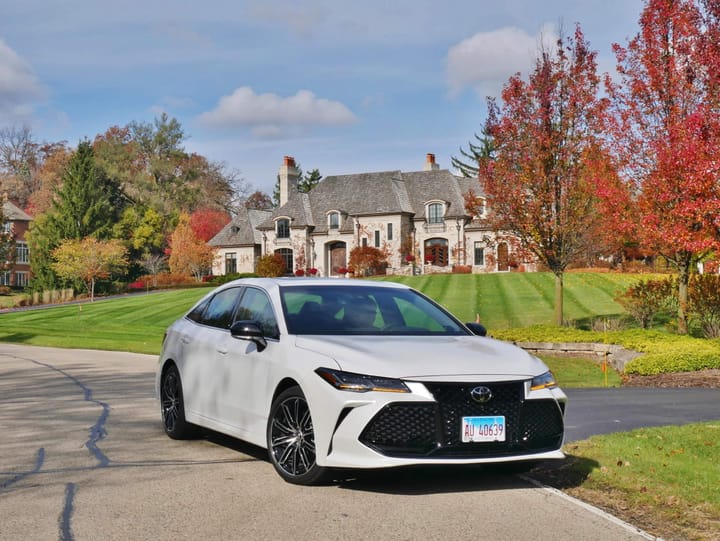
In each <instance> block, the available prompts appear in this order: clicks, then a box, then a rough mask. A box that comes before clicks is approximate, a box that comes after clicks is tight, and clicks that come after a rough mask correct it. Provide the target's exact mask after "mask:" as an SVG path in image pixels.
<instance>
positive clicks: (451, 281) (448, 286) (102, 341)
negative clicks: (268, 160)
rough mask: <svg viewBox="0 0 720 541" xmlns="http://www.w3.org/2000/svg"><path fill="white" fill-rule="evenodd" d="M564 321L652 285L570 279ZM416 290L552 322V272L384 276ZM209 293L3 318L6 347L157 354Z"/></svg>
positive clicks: (495, 318) (530, 321) (486, 318)
mask: <svg viewBox="0 0 720 541" xmlns="http://www.w3.org/2000/svg"><path fill="white" fill-rule="evenodd" d="M566 278H567V279H566V289H565V292H566V301H567V302H566V314H568V315H567V316H566V318H571V317H574V316H573V314H587V315H584V316H583V317H595V316H601V315H606V314H616V313H623V310H622V307H620V306H619V305H617V304H616V303H614V301H613V300H612V297H614V295H611V293H610V291H613V290H614V287H612V284H617V285H616V286H615V287H617V289H618V290H622V289H623V288H625V287H627V286H626V284H631V283H634V282H637V281H638V280H640V279H647V278H648V277H647V275H622V274H612V275H590V276H578V277H574V275H573V274H567V275H566ZM381 279H388V280H392V281H395V282H400V283H404V284H407V285H410V286H412V287H415V288H416V289H419V290H420V291H422V292H424V293H425V294H427V295H428V296H429V297H431V298H434V299H435V300H437V301H438V302H440V303H441V304H443V305H445V306H447V308H448V309H449V310H450V311H451V312H452V313H453V314H455V315H456V316H457V317H458V318H459V319H461V320H462V321H474V319H475V314H476V313H479V314H480V319H481V321H482V323H483V324H484V325H485V326H487V327H488V328H489V329H505V328H509V327H523V326H529V325H535V324H543V323H545V324H547V323H552V322H553V313H554V310H553V303H552V299H553V298H554V281H553V275H552V274H551V273H507V274H474V275H469V274H445V275H423V276H393V277H387V278H385V277H383V278H381ZM208 291H210V288H199V289H187V290H174V291H164V292H161V293H151V294H148V295H137V296H128V297H123V298H121V299H105V300H98V301H96V302H94V303H85V304H82V305H69V306H58V307H52V308H45V309H42V310H29V311H18V312H10V313H4V314H0V340H1V341H5V342H15V343H25V344H35V345H45V346H56V347H76V348H77V347H79V348H87V349H110V350H117V351H133V352H139V353H151V354H157V353H158V352H159V351H160V343H161V341H162V336H163V333H164V331H165V329H166V327H167V326H168V325H169V324H170V323H171V322H172V321H174V320H175V319H177V318H178V317H180V316H181V315H182V314H183V313H185V312H186V311H187V310H188V309H189V308H190V307H191V306H192V305H193V304H194V303H195V302H196V301H197V300H198V299H199V298H200V297H201V296H202V295H204V294H205V293H207V292H208Z"/></svg>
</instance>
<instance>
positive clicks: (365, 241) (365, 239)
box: [362, 237, 367, 246]
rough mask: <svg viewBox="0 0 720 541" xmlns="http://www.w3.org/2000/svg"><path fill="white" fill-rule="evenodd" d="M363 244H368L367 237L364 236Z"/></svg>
mask: <svg viewBox="0 0 720 541" xmlns="http://www.w3.org/2000/svg"><path fill="white" fill-rule="evenodd" d="M362 245H363V246H367V237H363V240H362Z"/></svg>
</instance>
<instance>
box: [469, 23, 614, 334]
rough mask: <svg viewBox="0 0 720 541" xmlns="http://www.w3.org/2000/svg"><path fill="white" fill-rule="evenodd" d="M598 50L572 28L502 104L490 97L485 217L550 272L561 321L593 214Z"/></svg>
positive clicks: (599, 104)
mask: <svg viewBox="0 0 720 541" xmlns="http://www.w3.org/2000/svg"><path fill="white" fill-rule="evenodd" d="M595 57H596V53H595V52H594V51H592V50H591V49H590V47H589V45H588V43H587V42H586V41H585V38H584V36H583V34H582V31H581V30H580V28H579V27H577V28H576V31H575V34H574V36H572V37H569V38H564V37H561V38H560V39H558V41H557V44H556V47H555V48H554V50H552V51H548V50H546V49H541V50H540V54H539V55H538V58H537V60H536V64H535V68H534V70H533V71H532V73H531V74H530V75H529V78H528V80H527V81H525V80H523V79H522V78H521V77H520V75H519V74H518V75H515V76H513V77H511V78H510V80H509V82H508V83H507V84H506V85H505V87H504V89H503V92H502V101H503V105H502V108H501V107H499V106H498V105H497V104H496V103H495V101H494V100H493V99H489V100H488V110H489V112H488V119H487V121H486V124H485V131H484V133H486V134H487V135H488V136H489V137H490V138H491V140H492V145H493V149H494V151H493V153H492V155H491V156H489V157H486V158H483V159H481V161H480V164H479V165H480V167H479V178H480V184H481V186H482V188H483V190H484V192H485V194H486V195H487V198H488V206H489V208H490V209H491V214H490V215H489V217H488V219H489V221H490V223H492V224H493V225H494V227H495V228H496V229H498V230H505V231H511V232H513V233H514V234H515V235H517V237H518V238H519V239H520V241H521V244H522V245H523V247H524V248H526V249H528V250H530V251H531V252H532V253H534V254H535V256H536V257H537V258H538V259H539V260H540V262H542V263H544V264H545V265H546V266H547V267H548V268H549V269H550V270H551V271H552V272H553V274H555V320H556V323H557V324H558V325H562V323H563V273H564V271H565V269H566V268H567V266H568V265H569V264H570V263H571V262H572V261H573V260H574V259H575V258H576V257H578V255H579V254H580V252H581V251H582V250H583V249H584V247H585V242H584V240H583V239H584V235H585V233H586V232H587V231H588V230H590V229H591V225H592V223H593V222H594V221H595V220H596V219H597V213H596V212H595V203H596V200H595V195H594V185H593V183H592V182H590V180H591V178H593V177H592V176H591V175H590V174H589V171H590V166H589V164H590V162H591V158H592V157H593V153H594V151H595V149H597V147H598V145H597V139H598V137H599V132H600V129H601V123H600V119H601V117H602V109H603V106H604V102H603V101H602V100H600V99H599V98H598V89H599V86H600V78H599V77H598V76H597V72H596V61H595Z"/></svg>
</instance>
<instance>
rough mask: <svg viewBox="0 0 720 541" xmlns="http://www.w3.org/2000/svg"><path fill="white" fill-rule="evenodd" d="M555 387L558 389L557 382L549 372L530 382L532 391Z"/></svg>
mask: <svg viewBox="0 0 720 541" xmlns="http://www.w3.org/2000/svg"><path fill="white" fill-rule="evenodd" d="M553 387H557V381H555V376H553V374H552V372H549V371H548V372H545V373H544V374H540V375H539V376H535V377H534V378H533V379H532V381H531V382H530V390H531V391H539V390H540V389H552V388H553Z"/></svg>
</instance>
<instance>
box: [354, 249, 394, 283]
mask: <svg viewBox="0 0 720 541" xmlns="http://www.w3.org/2000/svg"><path fill="white" fill-rule="evenodd" d="M348 265H349V266H350V268H351V269H352V270H353V272H354V273H355V276H372V275H374V274H379V273H380V272H381V271H382V270H383V269H385V267H387V254H386V253H385V252H383V251H382V250H380V249H378V248H375V247H374V246H356V247H355V248H353V249H352V250H351V251H350V260H349V261H348Z"/></svg>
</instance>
